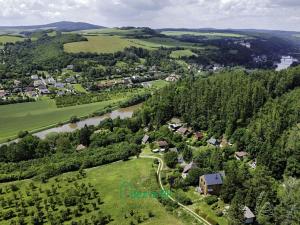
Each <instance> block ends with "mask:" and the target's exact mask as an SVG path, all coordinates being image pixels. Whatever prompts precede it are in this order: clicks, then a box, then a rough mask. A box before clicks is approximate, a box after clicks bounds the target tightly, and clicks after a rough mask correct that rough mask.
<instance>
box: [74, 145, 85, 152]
mask: <svg viewBox="0 0 300 225" xmlns="http://www.w3.org/2000/svg"><path fill="white" fill-rule="evenodd" d="M84 149H86V147H85V146H84V145H82V144H80V145H78V146H77V148H76V151H78V152H79V151H82V150H84Z"/></svg>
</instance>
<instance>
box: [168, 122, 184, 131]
mask: <svg viewBox="0 0 300 225" xmlns="http://www.w3.org/2000/svg"><path fill="white" fill-rule="evenodd" d="M180 127H182V124H181V123H170V124H169V126H168V128H169V129H170V130H171V131H176V130H178V129H179V128H180Z"/></svg>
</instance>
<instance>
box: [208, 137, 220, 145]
mask: <svg viewBox="0 0 300 225" xmlns="http://www.w3.org/2000/svg"><path fill="white" fill-rule="evenodd" d="M208 143H209V144H212V145H216V144H217V143H218V141H217V139H215V138H214V137H211V138H210V139H209V140H208Z"/></svg>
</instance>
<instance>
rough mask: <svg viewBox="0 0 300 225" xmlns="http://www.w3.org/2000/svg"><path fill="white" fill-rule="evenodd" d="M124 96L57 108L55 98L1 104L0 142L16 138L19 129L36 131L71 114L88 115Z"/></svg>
mask: <svg viewBox="0 0 300 225" xmlns="http://www.w3.org/2000/svg"><path fill="white" fill-rule="evenodd" d="M122 100H125V98H124V99H122V98H119V99H114V100H110V101H103V102H97V103H92V104H85V105H77V106H71V107H65V108H57V107H56V105H55V102H54V101H53V100H41V101H37V102H30V103H20V104H13V105H2V106H0V124H1V126H0V142H4V141H6V139H7V138H15V137H16V135H17V134H18V132H19V131H21V130H27V131H34V130H37V129H41V128H44V127H47V126H51V125H56V124H58V123H59V122H65V121H67V120H69V119H70V117H71V116H78V117H80V116H87V115H89V114H92V113H93V112H95V111H101V110H102V109H104V108H105V107H107V106H109V105H114V104H116V103H117V102H119V101H122Z"/></svg>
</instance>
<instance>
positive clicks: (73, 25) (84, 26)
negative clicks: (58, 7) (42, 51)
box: [0, 21, 104, 32]
mask: <svg viewBox="0 0 300 225" xmlns="http://www.w3.org/2000/svg"><path fill="white" fill-rule="evenodd" d="M100 28H104V27H103V26H98V25H94V24H90V23H82V22H70V21H61V22H56V23H49V24H43V25H31V26H0V32H1V31H6V32H14V31H19V32H22V31H34V30H41V29H43V30H47V29H53V30H57V31H78V30H89V29H100Z"/></svg>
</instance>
